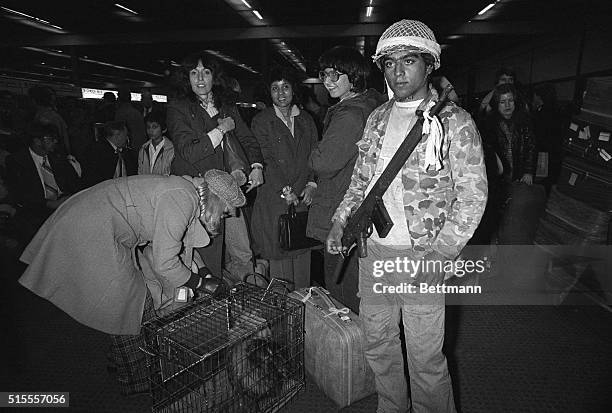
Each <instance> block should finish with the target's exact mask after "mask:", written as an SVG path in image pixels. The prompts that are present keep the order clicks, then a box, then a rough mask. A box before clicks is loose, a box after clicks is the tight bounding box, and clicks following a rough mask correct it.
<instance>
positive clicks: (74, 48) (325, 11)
mask: <svg viewBox="0 0 612 413" xmlns="http://www.w3.org/2000/svg"><path fill="white" fill-rule="evenodd" d="M489 3H494V4H495V5H494V6H493V8H491V9H490V10H489V11H487V12H486V13H484V14H482V15H478V12H479V11H480V10H482V9H483V8H484V7H485V6H487V5H488V4H489ZM118 5H120V6H123V7H124V8H127V9H130V10H131V11H129V10H126V9H124V8H121V7H120V6H118ZM248 6H250V7H248ZM0 7H1V8H0V52H1V55H0V56H2V58H1V59H0V75H5V76H12V77H20V78H26V79H44V80H55V81H59V82H66V83H78V84H79V85H82V86H91V87H100V86H108V85H111V84H116V83H118V82H124V81H127V82H129V83H131V84H133V85H134V86H142V85H149V86H153V87H156V86H160V85H162V84H163V81H164V73H165V72H166V71H167V70H168V69H169V68H170V67H171V66H172V62H178V61H180V59H181V58H182V57H183V56H185V55H187V54H189V53H191V52H194V51H197V50H212V51H215V52H220V53H222V54H223V55H225V56H227V57H229V58H233V59H235V63H233V64H232V63H226V64H225V67H226V68H227V69H228V71H229V72H230V74H232V75H234V76H236V77H237V78H239V79H241V78H246V79H255V78H256V77H257V76H258V75H259V74H261V73H262V72H264V71H265V70H266V68H267V67H269V65H271V64H273V63H275V62H277V63H287V62H290V61H292V62H293V63H292V64H293V65H294V66H296V67H301V68H302V69H305V70H306V72H307V73H308V74H309V75H313V74H314V73H315V72H316V70H317V59H318V57H319V55H320V54H321V53H322V52H323V51H325V50H326V49H328V48H330V47H332V46H334V45H337V44H345V45H350V46H355V47H358V48H361V49H362V50H363V52H364V53H365V54H366V55H371V54H372V53H373V49H374V47H375V45H376V41H377V39H378V36H379V35H380V33H381V32H382V31H383V30H384V28H385V27H387V26H388V25H389V24H390V23H393V22H394V21H397V20H399V19H401V18H410V19H418V20H422V21H423V22H425V23H427V24H428V25H429V26H430V27H431V28H432V29H433V30H434V32H435V34H436V36H437V38H438V42H439V43H441V44H442V45H443V53H442V62H443V68H444V67H445V68H449V67H451V68H452V67H453V66H455V67H456V66H459V65H465V64H468V63H470V62H476V61H478V60H479V59H483V58H484V57H486V56H488V55H491V54H492V53H496V52H499V51H501V50H503V49H506V48H510V47H514V46H516V45H519V44H523V43H524V42H527V41H530V40H533V39H534V38H537V37H538V36H541V35H544V34H546V33H570V32H580V31H582V30H583V27H584V25H585V24H591V23H592V22H593V21H601V20H602V19H603V20H605V19H609V17H610V16H611V15H612V13H611V12H612V1H610V0H601V1H588V0H587V1H585V0H557V1H554V0H498V1H497V2H495V1H494V0H428V1H420V2H419V1H409V0H301V1H298V0H174V1H170V0H147V1H139V0H118V1H116V2H115V1H108V0H96V1H83V0H55V1H29V0H0ZM368 7H372V8H371V9H369V11H368ZM253 10H257V11H258V12H259V13H260V15H261V17H262V19H259V18H258V17H256V16H255V14H254V13H253ZM26 15H27V16H26ZM37 19H38V20H37ZM51 25H54V26H57V27H59V28H61V30H60V29H58V28H57V27H53V26H51ZM281 41H282V42H284V45H281V44H280V42H281ZM238 64H244V65H245V66H248V67H249V68H250V69H249V70H247V69H245V68H244V67H239V66H238ZM75 67H76V68H77V70H76V71H75V70H73V68H75Z"/></svg>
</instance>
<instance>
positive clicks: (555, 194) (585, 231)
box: [535, 186, 610, 246]
mask: <svg viewBox="0 0 612 413" xmlns="http://www.w3.org/2000/svg"><path fill="white" fill-rule="evenodd" d="M609 225H610V214H609V213H606V212H602V211H599V210H598V209H595V208H593V207H590V206H589V205H587V204H585V203H583V202H580V201H578V200H576V199H574V198H572V197H570V196H567V195H565V194H564V193H562V192H561V191H560V190H559V189H558V187H556V186H554V187H553V188H552V190H551V193H550V197H549V199H548V202H547V203H546V212H545V213H544V216H543V217H542V219H541V220H540V224H539V226H538V230H537V233H536V238H535V242H536V244H540V245H576V246H579V245H601V244H606V242H607V238H608V231H609Z"/></svg>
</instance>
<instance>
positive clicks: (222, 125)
mask: <svg viewBox="0 0 612 413" xmlns="http://www.w3.org/2000/svg"><path fill="white" fill-rule="evenodd" d="M217 123H218V124H219V126H218V127H219V129H221V130H222V132H223V133H227V132H229V131H233V130H234V128H236V123H235V122H234V119H232V117H231V116H228V117H226V118H220V119H219V120H217Z"/></svg>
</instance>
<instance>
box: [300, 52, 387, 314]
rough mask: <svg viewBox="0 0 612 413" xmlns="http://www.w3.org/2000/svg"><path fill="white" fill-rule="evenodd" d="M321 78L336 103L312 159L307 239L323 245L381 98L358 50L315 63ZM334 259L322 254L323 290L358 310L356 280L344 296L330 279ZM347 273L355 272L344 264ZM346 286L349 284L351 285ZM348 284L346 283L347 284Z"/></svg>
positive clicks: (327, 56)
mask: <svg viewBox="0 0 612 413" xmlns="http://www.w3.org/2000/svg"><path fill="white" fill-rule="evenodd" d="M319 68H320V69H321V71H320V72H319V77H320V78H321V80H322V81H323V85H324V86H325V88H326V89H327V91H328V92H329V95H330V96H331V97H332V98H335V99H340V101H339V102H338V103H336V104H335V105H334V106H332V107H330V108H329V109H328V111H327V114H326V116H325V120H324V122H323V139H322V140H321V141H320V142H319V143H318V145H317V146H316V147H315V148H314V150H313V151H312V153H311V155H310V159H309V162H310V167H311V168H312V169H313V170H314V172H315V175H316V178H317V181H316V182H317V190H316V192H315V194H314V199H313V201H312V206H311V208H310V214H309V216H308V229H307V235H308V236H310V237H312V238H316V239H318V240H319V241H321V242H325V240H326V238H327V234H328V233H329V230H330V229H331V226H332V223H331V217H332V215H333V214H334V212H335V211H336V208H337V207H338V205H339V204H340V201H342V198H343V197H344V193H345V192H346V190H347V189H348V186H349V183H350V180H351V174H352V173H353V166H354V165H355V160H356V159H357V145H356V143H357V141H358V140H360V139H361V137H362V135H363V128H364V127H365V124H366V121H367V119H368V116H369V115H370V113H371V112H372V110H374V108H376V107H377V106H379V105H380V104H382V103H383V102H384V101H385V99H384V97H383V96H382V95H381V94H380V93H378V92H377V91H376V90H374V89H366V77H367V76H368V74H369V72H370V69H369V63H368V62H367V60H366V59H365V57H363V56H362V55H361V53H359V52H358V51H357V50H355V49H352V48H349V47H344V46H336V47H334V48H332V49H330V50H328V51H327V52H325V53H323V55H321V57H320V58H319ZM338 257H339V256H338V255H332V254H329V253H327V252H325V255H324V265H325V286H326V288H327V289H328V290H329V291H330V292H331V293H332V295H334V296H335V297H336V298H337V299H338V300H340V301H341V302H343V303H344V304H345V305H347V306H349V307H351V308H352V309H356V304H355V303H351V302H349V300H353V301H355V300H356V293H357V282H356V280H357V276H356V274H355V277H345V278H344V279H345V280H347V279H351V278H352V279H353V285H351V286H348V285H347V287H349V288H348V290H347V291H346V294H345V293H344V292H343V288H342V287H340V286H337V285H336V283H335V281H334V280H332V278H333V273H334V270H335V268H336V263H337V262H338ZM346 268H347V271H351V272H353V271H354V270H355V269H354V268H353V266H351V265H350V264H347V265H346ZM349 282H350V281H349ZM345 284H346V283H345Z"/></svg>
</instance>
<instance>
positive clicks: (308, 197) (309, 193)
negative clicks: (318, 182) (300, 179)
mask: <svg viewBox="0 0 612 413" xmlns="http://www.w3.org/2000/svg"><path fill="white" fill-rule="evenodd" d="M316 189H317V188H315V187H314V186H312V185H306V186H305V187H304V190H303V191H302V193H301V194H300V196H301V197H302V202H303V203H304V205H306V206H310V204H311V203H312V197H313V196H314V192H315V190H316Z"/></svg>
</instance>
